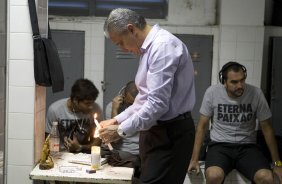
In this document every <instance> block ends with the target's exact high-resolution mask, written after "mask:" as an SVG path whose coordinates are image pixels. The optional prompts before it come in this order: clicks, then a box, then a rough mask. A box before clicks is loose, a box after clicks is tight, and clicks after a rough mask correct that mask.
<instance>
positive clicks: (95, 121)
mask: <svg viewBox="0 0 282 184" xmlns="http://www.w3.org/2000/svg"><path fill="white" fill-rule="evenodd" d="M96 118H97V113H95V114H94V123H95V124H96V127H97V128H98V129H97V130H99V129H100V128H101V125H100V124H99V122H98V121H97V119H96ZM107 145H108V147H109V149H110V150H113V146H112V145H111V143H108V144H107Z"/></svg>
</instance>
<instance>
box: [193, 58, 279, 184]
mask: <svg viewBox="0 0 282 184" xmlns="http://www.w3.org/2000/svg"><path fill="white" fill-rule="evenodd" d="M246 78H247V70H246V68H245V67H244V66H243V65H241V64H239V63H237V62H228V63H226V64H225V65H224V66H223V67H222V69H221V71H220V72H219V80H220V82H221V84H217V85H213V86H210V87H209V88H208V89H207V90H206V93H205V96H204V99H203V102H202V106H201V108H200V113H201V116H200V119H199V122H198V126H197V131H196V135H195V143H194V149H193V155H192V158H191V161H190V165H189V168H188V172H189V173H191V172H192V171H196V173H199V164H198V161H199V153H200V149H201V145H202V143H203V139H204V135H205V132H206V130H207V128H208V127H209V121H210V119H211V118H212V126H211V130H210V135H211V142H210V144H209V146H208V151H207V157H206V162H205V176H206V183H207V184H217V183H218V184H220V183H223V181H224V178H225V177H226V176H227V174H228V173H229V172H230V171H231V170H232V169H236V170H238V171H239V172H240V173H242V174H243V175H244V176H245V177H246V178H248V179H249V180H251V181H253V182H255V183H269V184H271V183H273V182H274V181H273V174H272V171H271V170H270V164H269V162H268V161H267V159H266V158H265V157H264V155H263V154H262V152H261V150H260V149H259V148H258V146H257V145H256V130H255V127H256V121H257V120H258V121H259V124H260V126H261V128H262V131H263V134H264V137H265V140H266V143H267V145H268V148H269V151H270V153H271V157H272V161H273V166H274V168H273V172H274V173H275V176H278V178H279V179H280V181H281V182H282V163H281V161H280V158H279V155H278V151H277V143H276V140H275V138H274V133H273V129H272V126H271V122H270V118H271V112H270V109H269V107H268V104H267V102H266V99H265V97H264V95H263V93H262V91H261V90H260V89H259V88H257V87H255V86H252V85H250V84H246V83H245V80H246Z"/></svg>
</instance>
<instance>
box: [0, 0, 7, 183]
mask: <svg viewBox="0 0 282 184" xmlns="http://www.w3.org/2000/svg"><path fill="white" fill-rule="evenodd" d="M6 9H7V6H6V1H0V184H3V183H4V175H5V172H4V164H5V162H4V159H5V157H4V152H5V129H6V127H5V117H6V116H5V105H6V99H5V95H6V72H5V71H6V51H7V46H6V38H7V31H6V23H7V21H6V20H7V19H6Z"/></svg>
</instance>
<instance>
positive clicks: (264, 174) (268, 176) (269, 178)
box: [254, 169, 273, 184]
mask: <svg viewBox="0 0 282 184" xmlns="http://www.w3.org/2000/svg"><path fill="white" fill-rule="evenodd" d="M254 181H255V183H257V184H260V183H262V184H268V183H269V184H272V183H273V175H272V172H271V170H268V169H260V170H258V171H257V172H256V174H255V176H254Z"/></svg>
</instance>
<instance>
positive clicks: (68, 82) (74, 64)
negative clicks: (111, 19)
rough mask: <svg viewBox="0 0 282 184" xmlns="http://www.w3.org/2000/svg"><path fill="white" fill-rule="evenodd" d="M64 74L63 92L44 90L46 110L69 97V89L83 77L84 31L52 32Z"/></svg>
mask: <svg viewBox="0 0 282 184" xmlns="http://www.w3.org/2000/svg"><path fill="white" fill-rule="evenodd" d="M52 39H53V40H54V42H55V43H56V46H57V49H58V52H59V56H60V59H61V63H62V68H63V72H64V79H65V86H64V91H61V92H57V93H53V92H52V89H51V87H48V88H47V90H46V110H48V107H49V106H50V104H51V103H53V102H55V101H57V100H59V99H62V98H66V97H69V96H70V92H71V87H72V85H73V83H74V82H75V81H76V80H77V79H78V78H83V76H84V47H85V46H84V41H85V40H84V31H64V30H52Z"/></svg>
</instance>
